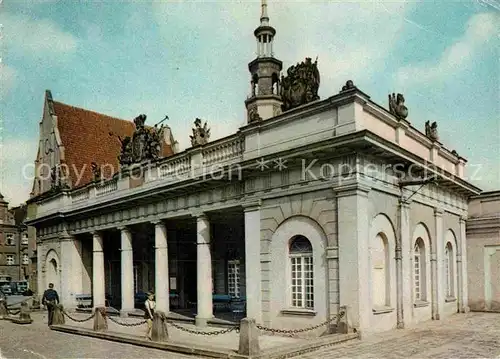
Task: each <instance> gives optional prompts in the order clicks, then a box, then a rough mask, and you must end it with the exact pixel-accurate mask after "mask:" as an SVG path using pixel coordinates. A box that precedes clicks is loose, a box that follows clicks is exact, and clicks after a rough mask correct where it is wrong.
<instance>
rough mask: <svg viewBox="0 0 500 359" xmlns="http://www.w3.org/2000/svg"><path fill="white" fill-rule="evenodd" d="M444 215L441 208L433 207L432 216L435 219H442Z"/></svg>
mask: <svg viewBox="0 0 500 359" xmlns="http://www.w3.org/2000/svg"><path fill="white" fill-rule="evenodd" d="M443 213H444V210H443V209H442V208H438V207H435V208H434V216H435V217H442V216H443Z"/></svg>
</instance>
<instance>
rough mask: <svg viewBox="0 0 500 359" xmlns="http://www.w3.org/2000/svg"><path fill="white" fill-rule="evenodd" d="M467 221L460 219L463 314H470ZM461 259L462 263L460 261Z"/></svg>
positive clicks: (460, 288) (461, 304) (459, 290)
mask: <svg viewBox="0 0 500 359" xmlns="http://www.w3.org/2000/svg"><path fill="white" fill-rule="evenodd" d="M466 220H467V218H466V217H464V216H461V217H460V242H459V243H458V253H459V256H458V257H457V262H458V266H457V267H458V280H459V283H458V295H459V301H460V303H459V310H460V312H462V313H468V312H469V311H470V308H469V292H468V282H467V279H468V277H467V235H466V227H465V225H466ZM459 259H460V261H459Z"/></svg>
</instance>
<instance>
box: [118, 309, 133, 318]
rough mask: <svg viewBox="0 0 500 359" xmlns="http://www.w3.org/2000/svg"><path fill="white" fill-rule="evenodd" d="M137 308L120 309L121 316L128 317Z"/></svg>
mask: <svg viewBox="0 0 500 359" xmlns="http://www.w3.org/2000/svg"><path fill="white" fill-rule="evenodd" d="M134 312H135V309H121V310H120V317H122V318H127V317H128V316H129V315H130V313H134Z"/></svg>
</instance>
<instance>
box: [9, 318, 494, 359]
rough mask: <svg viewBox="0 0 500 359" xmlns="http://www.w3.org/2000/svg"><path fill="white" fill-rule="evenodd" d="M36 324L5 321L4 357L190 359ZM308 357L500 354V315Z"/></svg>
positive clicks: (384, 336) (425, 327)
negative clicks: (18, 323)
mask: <svg viewBox="0 0 500 359" xmlns="http://www.w3.org/2000/svg"><path fill="white" fill-rule="evenodd" d="M33 319H34V323H33V324H31V325H26V326H23V325H16V324H13V323H11V322H9V321H2V323H1V328H2V331H1V332H2V335H1V336H0V348H1V357H2V358H8V359H14V358H20V359H31V358H33V359H34V358H38V359H40V358H45V359H59V358H61V359H62V358H134V359H136V358H168V359H177V358H179V359H181V358H189V356H186V355H180V354H174V353H169V352H165V351H160V350H155V349H149V348H143V347H138V346H133V345H128V344H120V343H115V342H110V341H106V340H100V339H93V338H88V337H83V336H77V335H71V334H65V333H60V332H55V331H51V330H50V329H49V328H48V327H47V325H46V322H47V317H46V314H45V313H33ZM297 358H303V359H316V358H322V359H329V358H344V359H347V358H356V359H368V358H388V359H396V358H397V359H400V358H411V359H417V358H418V359H424V358H438V359H441V358H442V359H455V358H459V359H460V358H464V359H465V358H467V359H470V358H500V314H494V313H469V314H461V315H454V316H453V317H451V318H449V319H445V320H441V321H431V322H426V323H422V324H419V325H417V326H415V327H413V328H408V329H404V330H394V331H391V332H386V333H380V334H377V335H374V336H372V337H369V338H367V339H364V340H362V341H358V340H355V341H351V342H348V343H344V344H340V345H335V346H332V347H325V348H323V349H320V350H317V351H314V352H311V353H308V354H303V355H300V356H297Z"/></svg>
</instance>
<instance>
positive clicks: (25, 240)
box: [21, 233, 28, 245]
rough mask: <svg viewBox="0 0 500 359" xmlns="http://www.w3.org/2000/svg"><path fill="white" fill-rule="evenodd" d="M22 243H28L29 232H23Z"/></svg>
mask: <svg viewBox="0 0 500 359" xmlns="http://www.w3.org/2000/svg"><path fill="white" fill-rule="evenodd" d="M21 244H25V245H26V244H28V234H26V233H23V236H22V238H21Z"/></svg>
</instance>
